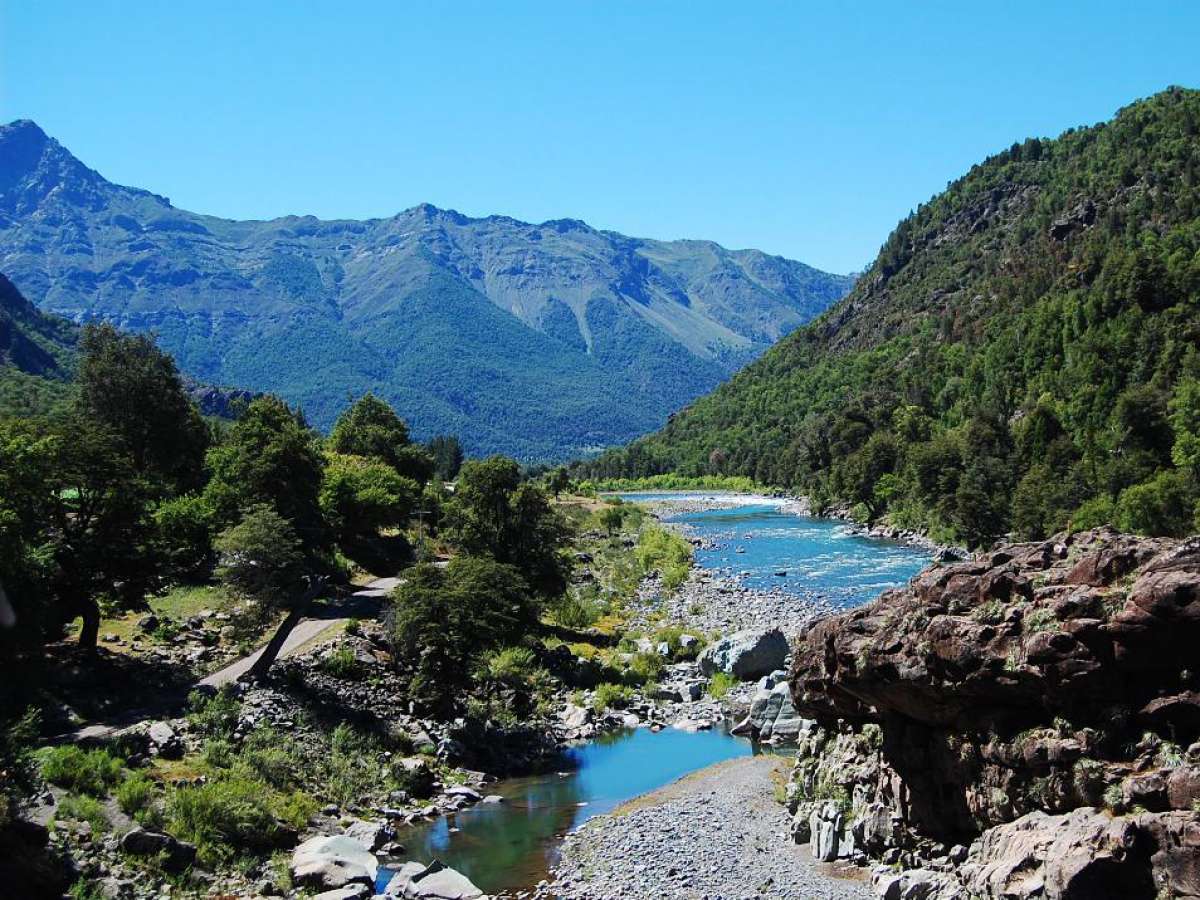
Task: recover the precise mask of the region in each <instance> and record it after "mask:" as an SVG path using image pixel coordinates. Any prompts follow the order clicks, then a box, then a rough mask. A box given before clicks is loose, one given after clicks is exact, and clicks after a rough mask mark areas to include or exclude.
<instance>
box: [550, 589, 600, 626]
mask: <svg viewBox="0 0 1200 900" xmlns="http://www.w3.org/2000/svg"><path fill="white" fill-rule="evenodd" d="M600 614H601V609H600V604H599V603H597V602H596V601H595V600H592V599H590V598H588V597H580V596H577V595H574V594H564V595H563V596H562V597H561V598H560V599H559V600H558V601H557V602H555V603H554V605H553V606H551V607H550V615H551V616H552V617H553V618H554V621H555V622H557V623H558V624H559V625H561V626H562V627H563V628H574V629H581V628H590V627H591V626H593V625H595V624H596V621H597V620H598V619H599V618H600Z"/></svg>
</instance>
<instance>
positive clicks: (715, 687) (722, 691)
mask: <svg viewBox="0 0 1200 900" xmlns="http://www.w3.org/2000/svg"><path fill="white" fill-rule="evenodd" d="M737 684H738V680H737V678H735V677H734V676H733V675H730V674H729V673H728V672H717V673H715V674H714V675H713V677H712V679H711V680H710V681H709V682H708V695H709V696H710V697H712V698H713V699H715V700H720V699H721V698H722V697H724V696H725V695H726V694H728V693H729V692H730V691H731V690H732V689H733V688H735V687H737Z"/></svg>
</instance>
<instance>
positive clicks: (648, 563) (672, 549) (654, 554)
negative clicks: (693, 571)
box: [634, 525, 692, 591]
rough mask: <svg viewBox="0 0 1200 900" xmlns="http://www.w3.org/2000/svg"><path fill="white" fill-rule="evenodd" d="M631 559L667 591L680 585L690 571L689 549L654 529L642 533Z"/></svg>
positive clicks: (676, 537)
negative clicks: (657, 580)
mask: <svg viewBox="0 0 1200 900" xmlns="http://www.w3.org/2000/svg"><path fill="white" fill-rule="evenodd" d="M634 555H635V556H636V558H637V561H638V565H639V566H640V567H641V569H642V572H643V573H649V572H653V571H657V572H658V573H659V576H660V577H661V578H662V583H663V587H665V588H666V589H667V590H668V591H674V590H675V589H676V588H678V587H679V586H680V585H681V584H683V582H684V581H685V580H686V579H687V576H688V570H689V569H690V568H691V567H692V545H691V544H689V543H688V542H687V541H685V540H684V539H683V538H681V537H680V536H679V535H677V534H675V533H674V532H672V531H667V530H666V529H665V528H660V527H659V526H657V525H647V526H646V527H645V528H643V529H642V533H641V535H640V536H639V537H638V545H637V548H636V550H635V551H634Z"/></svg>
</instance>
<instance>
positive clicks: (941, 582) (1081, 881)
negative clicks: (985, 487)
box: [791, 529, 1200, 898]
mask: <svg viewBox="0 0 1200 900" xmlns="http://www.w3.org/2000/svg"><path fill="white" fill-rule="evenodd" d="M1198 646H1200V538H1192V539H1189V540H1186V541H1176V540H1171V539H1165V538H1160V539H1144V538H1138V537H1134V536H1130V535H1124V534H1119V533H1117V532H1115V531H1113V530H1111V529H1096V530H1093V531H1088V532H1083V533H1079V534H1074V535H1059V536H1057V537H1055V538H1053V539H1051V540H1048V541H1044V542H1037V543H1025V544H1015V545H1009V546H1004V547H998V548H996V549H994V550H992V551H991V552H988V553H983V554H980V555H978V556H977V557H976V558H975V559H973V560H969V561H966V562H962V563H956V564H952V565H946V566H935V567H932V568H930V569H928V570H926V571H925V572H924V573H923V574H922V575H921V576H919V577H918V578H917V579H915V580H914V581H913V583H912V584H910V585H909V587H907V588H906V589H903V590H898V591H892V592H889V593H887V594H885V595H884V596H882V597H880V598H879V599H878V600H877V601H875V602H874V603H871V604H869V605H868V606H865V607H862V608H860V609H857V610H854V611H852V612H849V613H846V614H844V615H841V616H838V617H835V618H830V619H826V620H824V621H821V622H819V623H817V624H815V625H813V626H811V627H810V628H808V629H807V630H806V631H805V632H803V633H802V634H801V636H800V638H799V641H798V644H797V646H796V650H795V664H794V667H793V670H792V679H791V688H792V697H793V702H794V705H795V709H796V711H797V713H798V714H799V715H800V716H804V717H806V718H807V717H811V718H812V719H814V720H816V722H817V727H815V728H814V729H813V730H812V732H811V733H809V734H806V735H804V736H802V739H801V742H800V743H801V754H800V759H799V760H798V762H797V769H796V773H795V778H794V782H793V785H792V789H791V801H792V806H793V809H794V810H795V812H796V822H797V824H796V833H797V836H798V837H799V838H802V839H808V837H809V836H810V835H811V833H812V830H813V822H814V821H817V820H819V821H820V822H822V823H828V822H829V821H830V820H831V818H832V817H831V816H830V815H829V814H828V813H829V807H828V804H830V803H834V804H837V805H838V806H839V807H840V810H841V812H842V813H843V815H844V820H845V821H844V825H843V829H842V830H843V834H842V835H841V836H840V837H839V838H838V839H836V840H835V841H833V843H838V844H841V843H845V842H846V841H847V840H849V842H850V844H851V846H852V847H853V854H857V855H858V856H859V857H860V861H861V858H862V857H863V856H872V857H875V858H880V859H883V860H884V861H885V862H889V863H894V862H900V863H903V864H906V865H909V866H913V865H917V864H919V863H922V862H923V861H928V860H933V861H934V863H935V865H933V867H932V868H933V869H934V870H939V865H938V864H939V863H940V869H944V870H945V871H952V872H954V873H955V877H956V878H957V879H958V881H957V882H955V883H954V884H953V885H952V890H954V891H958V892H959V893H957V894H955V893H952V892H951V893H945V894H942V893H938V891H942V890H943V888H942V887H938V886H937V885H933V886H931V887H929V892H928V893H927V894H923V895H922V896H930V897H932V896H979V897H1005V898H1017V897H1034V896H1038V897H1042V896H1044V897H1064V898H1071V897H1081V898H1082V897H1088V898H1103V897H1129V898H1137V897H1143V896H1145V897H1149V898H1153V897H1155V896H1163V897H1166V896H1179V897H1193V896H1200V871H1198V869H1200V863H1198V862H1197V859H1198V858H1200V853H1198V847H1200V811H1198V805H1197V804H1198V803H1200V692H1198V688H1200V677H1198V676H1200V672H1197V670H1196V662H1197V660H1200V657H1198V656H1197V653H1196V648H1197V647H1198ZM818 813H819V814H818ZM972 842H973V843H972ZM830 843H831V842H830V840H829V839H828V836H825V838H824V839H823V841H822V852H824V853H827V852H828V847H829V845H830ZM966 844H971V846H970V850H969V852H968V851H966V850H965V847H964V846H963V845H966ZM955 845H958V849H957V851H954V850H953V848H954V846H955ZM841 855H846V854H841ZM952 856H957V857H958V859H952V858H951V857H952ZM960 863H961V864H960ZM939 879H940V876H939ZM909 880H910V881H911V879H909ZM884 882H886V883H884ZM896 884H899V882H896V881H895V879H891V880H889V879H887V878H884V879H882V880H880V889H881V891H882V890H885V889H886V890H888V891H892V892H895V891H897V890H900V889H901V888H898V887H895V885H896ZM905 884H907V882H905ZM904 890H908V888H907V887H904ZM914 890H915V889H914ZM922 890H923V889H922ZM945 890H951V888H945ZM1159 892H1161V893H1159ZM896 896H907V894H903V893H898V894H896Z"/></svg>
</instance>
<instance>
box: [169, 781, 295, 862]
mask: <svg viewBox="0 0 1200 900" xmlns="http://www.w3.org/2000/svg"><path fill="white" fill-rule="evenodd" d="M316 808H317V807H316V803H315V802H314V801H312V800H311V798H305V797H304V795H302V794H298V793H296V792H292V793H287V794H283V793H279V792H277V791H272V790H264V785H263V783H262V782H261V781H258V780H255V779H253V778H249V777H244V776H241V775H230V776H227V777H221V778H214V779H212V780H209V781H206V782H205V783H203V784H196V785H186V786H181V787H176V788H174V789H173V790H172V791H171V793H170V794H169V795H168V797H167V809H166V814H167V825H168V828H169V829H170V831H171V833H172V834H174V835H175V836H176V837H179V838H181V839H183V840H185V841H190V842H191V843H193V844H195V845H196V849H197V856H198V858H199V859H200V861H201V862H203V863H205V864H207V865H216V864H221V863H228V862H230V861H231V860H232V859H233V858H234V857H235V856H237V855H239V854H241V853H244V852H247V851H249V852H252V853H257V854H264V853H266V852H268V851H270V850H271V849H272V848H273V847H275V846H277V845H278V843H279V841H280V839H281V838H282V837H283V836H284V835H285V830H284V829H285V828H286V827H288V826H290V827H292V828H301V827H303V826H304V825H306V824H307V822H308V819H309V817H310V816H311V815H312V814H313V813H314V812H316Z"/></svg>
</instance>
